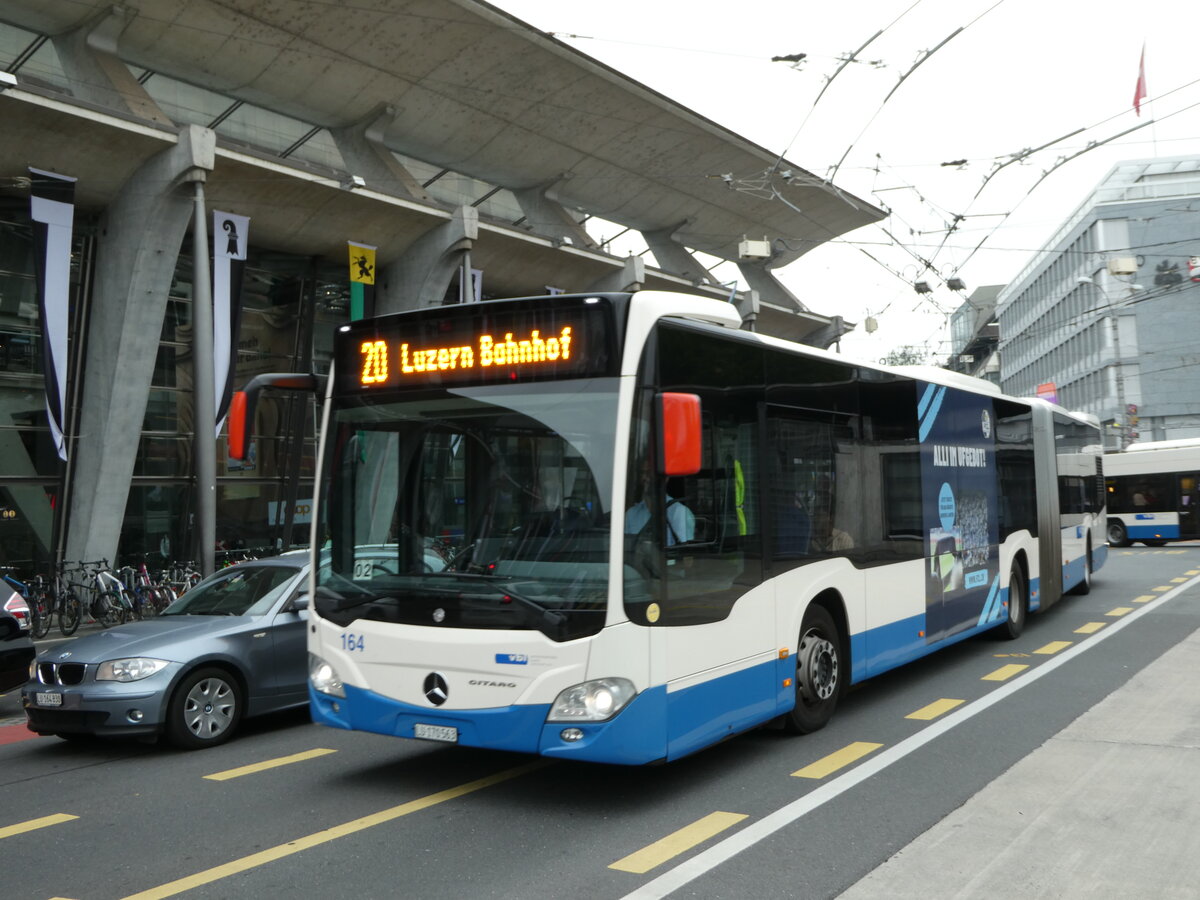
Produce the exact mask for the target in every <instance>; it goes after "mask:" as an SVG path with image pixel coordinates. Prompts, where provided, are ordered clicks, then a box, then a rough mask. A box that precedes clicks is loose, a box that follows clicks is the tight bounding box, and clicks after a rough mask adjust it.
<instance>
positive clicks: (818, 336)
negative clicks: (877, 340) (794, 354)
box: [800, 316, 854, 350]
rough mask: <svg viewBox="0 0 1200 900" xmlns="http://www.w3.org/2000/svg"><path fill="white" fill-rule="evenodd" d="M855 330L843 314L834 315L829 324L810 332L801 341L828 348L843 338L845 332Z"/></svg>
mask: <svg viewBox="0 0 1200 900" xmlns="http://www.w3.org/2000/svg"><path fill="white" fill-rule="evenodd" d="M853 330H854V329H853V328H850V327H848V326H847V325H846V320H845V319H843V318H842V317H841V316H834V317H833V318H832V319H830V320H829V324H828V325H822V326H821V327H820V328H818V329H817V330H816V331H811V332H809V333H808V334H806V335H805V336H804V338H803V340H801V342H800V343H802V344H808V346H810V347H820V348H821V349H822V350H828V349H829V348H830V347H831V346H833V345H834V344H836V343H837V342H838V341H840V340H841V339H842V335H843V334H849V333H850V332H851V331H853Z"/></svg>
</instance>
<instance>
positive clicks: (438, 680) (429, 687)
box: [425, 672, 450, 706]
mask: <svg viewBox="0 0 1200 900" xmlns="http://www.w3.org/2000/svg"><path fill="white" fill-rule="evenodd" d="M449 697H450V685H448V684H446V676H445V675H443V674H442V673H441V672H430V673H429V674H428V675H426V676H425V699H426V700H428V701H429V702H430V703H432V704H433V705H434V706H441V705H442V704H443V703H445V702H446V700H447V699H448V698H449Z"/></svg>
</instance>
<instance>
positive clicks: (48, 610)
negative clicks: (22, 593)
mask: <svg viewBox="0 0 1200 900" xmlns="http://www.w3.org/2000/svg"><path fill="white" fill-rule="evenodd" d="M53 610H54V607H53V606H52V605H51V603H50V598H49V597H47V596H46V593H45V592H44V591H39V592H38V593H36V594H34V595H33V596H32V597H30V598H29V615H30V617H31V618H32V619H33V621H32V622H31V623H30V626H29V628H30V631H31V632H32V633H33V637H34V638H35V639H37V640H40V639H41V638H44V637H45V636H46V635H47V634H49V633H50V620H51V619H52V618H54V613H53Z"/></svg>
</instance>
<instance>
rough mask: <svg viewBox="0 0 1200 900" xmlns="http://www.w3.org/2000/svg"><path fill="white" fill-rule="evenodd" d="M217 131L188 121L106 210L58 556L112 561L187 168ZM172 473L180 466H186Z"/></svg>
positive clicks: (198, 163) (188, 195)
mask: <svg viewBox="0 0 1200 900" xmlns="http://www.w3.org/2000/svg"><path fill="white" fill-rule="evenodd" d="M215 156H216V135H215V134H214V133H213V132H212V131H210V130H208V129H207V128H201V127H199V126H196V125H190V126H187V127H185V128H183V129H181V131H180V134H179V140H178V142H177V143H176V144H175V146H173V147H171V148H169V149H167V150H164V151H162V152H161V153H159V154H158V155H157V156H155V157H154V158H152V159H151V160H149V161H148V162H147V163H145V165H143V166H142V167H141V168H140V169H139V170H138V171H137V172H136V173H135V174H134V175H133V177H132V178H131V179H130V180H129V181H128V182H127V183H126V184H125V185H124V186H123V187H122V189H121V193H120V195H119V196H118V198H117V199H116V201H114V202H113V204H112V205H111V206H110V207H109V208H108V210H107V212H106V214H105V219H104V222H103V223H102V226H101V233H100V238H99V242H98V248H97V254H96V255H97V265H96V278H95V282H94V285H93V289H92V305H91V315H90V321H89V325H88V334H87V356H86V361H85V363H84V385H83V396H82V404H83V409H82V411H81V414H80V419H79V438H78V440H77V441H76V442H75V448H74V449H75V462H74V465H75V474H74V481H73V489H72V491H71V497H70V500H69V507H68V510H67V515H68V524H67V528H68V534H67V546H66V551H65V553H64V558H65V559H67V560H78V559H100V558H102V557H105V558H108V559H109V560H113V559H114V557H115V555H116V549H117V539H118V537H119V535H120V533H121V521H122V519H123V517H124V515H125V504H126V501H127V500H128V497H129V484H130V479H131V478H132V475H133V463H134V459H135V457H136V456H137V450H138V439H139V438H140V437H141V431H142V420H143V418H144V417H145V413H146V402H147V399H148V397H149V393H150V380H151V376H152V375H153V373H154V361H155V358H156V357H157V355H158V342H159V336H160V334H161V333H162V323H163V314H164V312H165V311H166V307H167V292H168V291H169V289H170V287H171V279H172V277H173V275H174V273H175V264H176V261H177V259H178V257H179V248H180V245H181V244H182V242H183V238H184V235H185V234H186V233H187V227H188V223H189V221H190V220H191V217H192V207H193V201H192V195H193V188H192V185H191V184H190V183H187V182H185V181H184V178H185V177H186V176H187V175H188V173H189V172H190V171H191V170H193V169H197V168H199V169H205V170H208V171H211V170H212V169H213V166H214V163H215ZM181 474H188V473H186V472H184V473H181Z"/></svg>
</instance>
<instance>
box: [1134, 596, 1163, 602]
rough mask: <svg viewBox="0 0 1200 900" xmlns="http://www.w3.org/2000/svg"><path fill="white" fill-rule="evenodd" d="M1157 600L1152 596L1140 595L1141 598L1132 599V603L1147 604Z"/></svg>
mask: <svg viewBox="0 0 1200 900" xmlns="http://www.w3.org/2000/svg"><path fill="white" fill-rule="evenodd" d="M1157 599H1158V598H1157V597H1155V596H1154V595H1153V594H1142V596H1140V597H1134V598H1133V602H1134V603H1149V602H1150V601H1151V600H1157Z"/></svg>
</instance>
